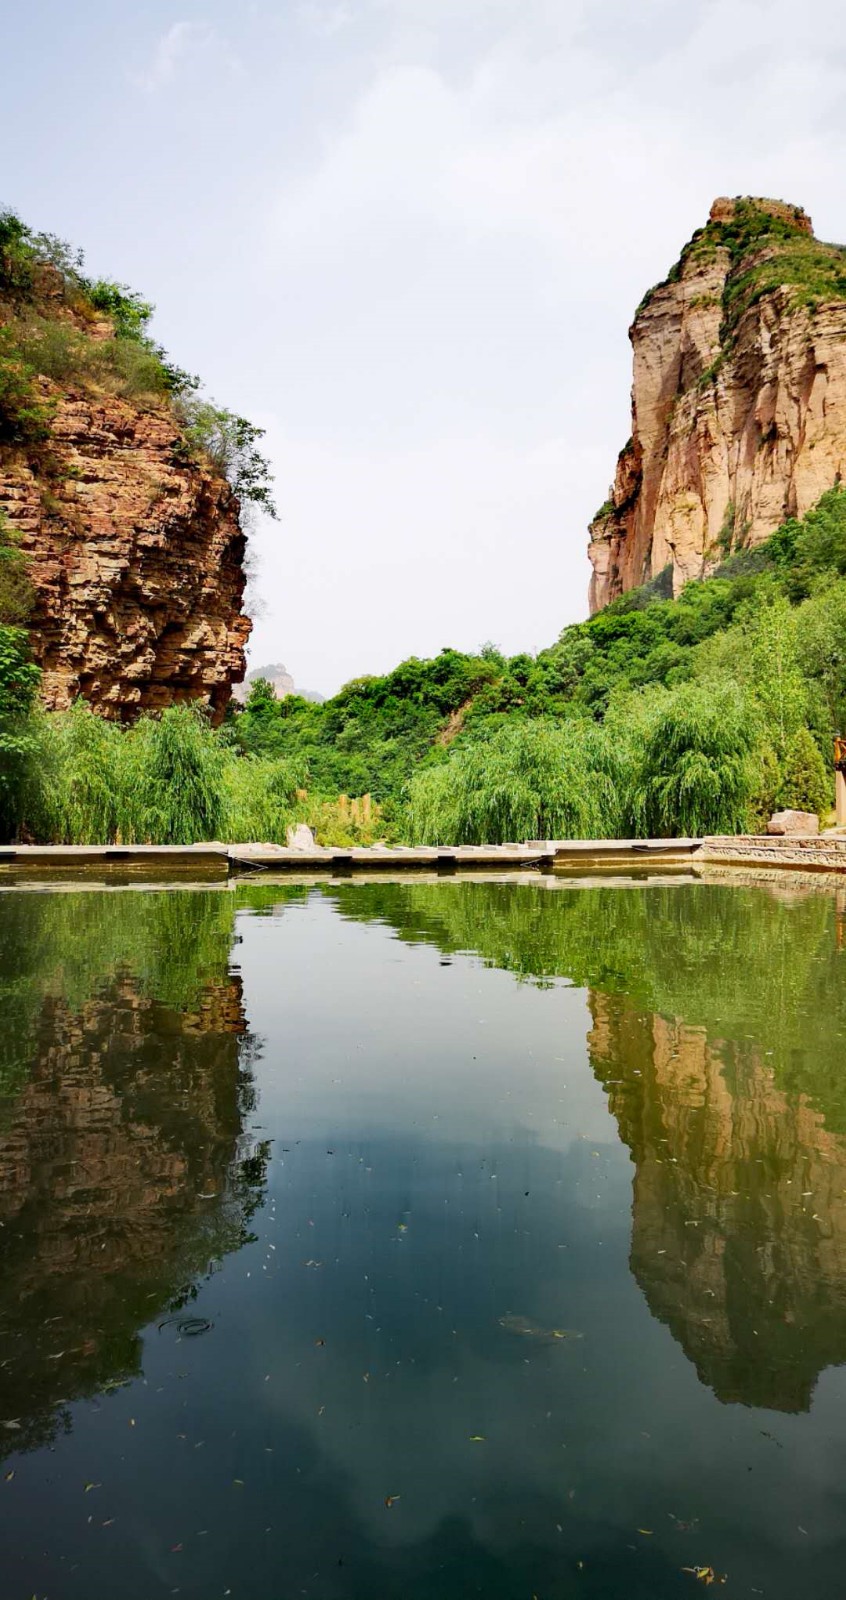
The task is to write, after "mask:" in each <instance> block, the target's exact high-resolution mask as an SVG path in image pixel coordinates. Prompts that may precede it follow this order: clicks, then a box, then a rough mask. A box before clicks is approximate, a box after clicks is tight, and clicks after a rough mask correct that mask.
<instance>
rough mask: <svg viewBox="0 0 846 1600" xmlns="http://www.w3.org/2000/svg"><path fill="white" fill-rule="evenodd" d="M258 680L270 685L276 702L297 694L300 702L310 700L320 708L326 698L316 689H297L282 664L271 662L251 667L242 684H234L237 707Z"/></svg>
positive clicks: (234, 698) (280, 662)
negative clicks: (264, 665) (263, 680)
mask: <svg viewBox="0 0 846 1600" xmlns="http://www.w3.org/2000/svg"><path fill="white" fill-rule="evenodd" d="M258 678H264V679H265V680H266V681H267V682H268V683H272V685H273V688H274V690H275V692H276V698H277V700H284V699H285V697H286V695H289V694H297V695H299V696H300V698H301V699H302V700H311V702H312V704H313V705H318V706H320V705H322V704H323V701H324V700H325V698H326V696H325V695H322V694H318V693H317V691H316V689H298V688H297V687H296V685H295V683H294V680H293V678H292V677H291V674H290V672H289V671H288V668H287V667H286V666H285V665H284V663H283V662H282V661H272V662H271V663H270V664H269V665H268V666H266V667H253V669H252V671H251V672H248V673H247V676H246V678H245V679H244V682H243V683H236V684H234V685H233V689H232V698H233V700H237V701H238V703H239V705H243V704H244V702H245V701H246V699H247V696H248V694H249V692H250V689H251V688H252V686H253V684H254V683H255V682H256V680H257V679H258Z"/></svg>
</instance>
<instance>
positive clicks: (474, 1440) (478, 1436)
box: [470, 1433, 485, 1444]
mask: <svg viewBox="0 0 846 1600" xmlns="http://www.w3.org/2000/svg"><path fill="white" fill-rule="evenodd" d="M470 1443H471V1444H484V1443H485V1435H484V1434H483V1433H471V1435H470Z"/></svg>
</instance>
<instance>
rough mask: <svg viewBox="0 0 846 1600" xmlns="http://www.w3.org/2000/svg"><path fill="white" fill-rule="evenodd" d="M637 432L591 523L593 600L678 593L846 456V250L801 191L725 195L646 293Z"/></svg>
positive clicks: (801, 503) (760, 531)
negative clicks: (797, 201)
mask: <svg viewBox="0 0 846 1600" xmlns="http://www.w3.org/2000/svg"><path fill="white" fill-rule="evenodd" d="M630 338H631V341H632V345H633V349H634V382H633V388H632V437H631V439H630V440H629V441H628V443H627V444H626V445H625V447H624V449H623V450H622V451H621V453H620V456H619V459H618V462H617V470H616V475H615V478H614V483H613V486H612V489H611V492H610V496H609V499H608V500H607V501H606V503H605V504H604V505H603V506H602V507H601V508H600V510H599V511H598V512H597V515H596V517H595V518H594V520H593V522H592V523H591V526H590V547H589V555H590V560H591V563H592V566H593V577H592V581H591V588H590V606H591V611H592V612H593V611H597V610H599V609H601V608H602V607H603V606H605V605H607V604H608V602H609V601H610V600H613V599H614V598H615V597H616V596H617V595H619V594H621V593H623V592H624V591H625V590H628V589H632V588H636V587H638V586H639V585H641V584H643V583H646V582H649V581H650V580H652V579H658V577H659V575H665V576H664V583H665V586H666V592H667V593H670V592H672V593H674V594H677V593H678V592H679V590H680V588H681V587H682V586H683V585H684V584H685V583H686V582H687V581H688V580H689V579H691V578H698V577H702V576H703V575H705V574H707V573H709V572H711V571H713V570H714V568H715V567H716V566H718V565H719V562H720V560H721V559H723V558H724V557H725V556H726V555H727V554H729V553H731V552H733V551H736V550H737V549H739V548H742V547H744V546H747V545H755V544H758V543H760V542H761V540H763V539H765V538H767V537H768V535H769V534H771V533H772V532H773V531H774V530H775V528H776V527H778V525H779V523H780V522H782V521H783V520H784V519H785V517H788V516H801V515H802V514H803V513H804V512H805V511H807V510H808V509H809V507H810V506H812V505H813V504H814V503H815V502H816V501H817V500H818V499H819V497H820V495H821V494H823V493H824V491H825V490H826V489H829V488H831V486H832V484H834V483H835V482H837V481H838V480H839V479H840V477H841V476H842V475H843V473H844V471H845V470H846V250H844V249H843V248H841V247H839V246H836V245H827V244H823V243H821V242H820V241H819V240H817V239H816V238H815V237H814V234H813V229H812V226H811V221H810V218H809V217H808V216H807V215H806V214H805V212H804V211H802V210H801V209H800V208H798V207H796V206H789V205H785V204H783V203H782V202H780V201H774V200H763V199H737V200H727V199H720V200H715V202H714V204H713V206H712V208H711V214H710V218H709V221H708V223H707V224H706V226H705V227H704V228H701V229H699V230H698V231H697V233H695V234H694V236H693V238H692V239H691V240H690V242H689V243H688V244H687V245H686V246H685V248H684V250H683V251H682V254H681V258H680V260H679V261H678V263H677V264H676V265H675V266H674V267H673V268H672V270H671V271H670V273H669V275H668V277H667V278H666V280H665V281H664V282H663V283H661V284H659V285H658V286H657V287H656V288H655V289H652V290H651V291H650V292H649V294H647V295H646V296H645V298H644V300H643V301H642V303H641V305H640V306H639V308H638V310H637V312H636V314H635V319H634V322H633V324H632V327H631V329H630Z"/></svg>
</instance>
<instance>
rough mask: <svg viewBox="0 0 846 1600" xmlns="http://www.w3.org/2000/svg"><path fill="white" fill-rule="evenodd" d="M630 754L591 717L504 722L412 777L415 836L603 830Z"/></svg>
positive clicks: (451, 839)
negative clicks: (568, 720) (560, 724)
mask: <svg viewBox="0 0 846 1600" xmlns="http://www.w3.org/2000/svg"><path fill="white" fill-rule="evenodd" d="M626 754H627V752H625V753H624V752H623V750H622V747H618V748H617V749H616V750H615V748H614V747H613V745H612V744H610V743H609V741H608V739H607V737H606V736H605V734H604V732H603V730H602V729H600V728H596V727H594V726H592V725H591V724H590V723H588V722H579V721H576V722H572V723H568V724H565V725H564V726H563V727H558V726H556V725H555V724H554V723H551V722H548V721H542V720H537V721H533V722H522V723H513V724H506V725H505V726H504V727H502V728H501V729H500V730H499V731H498V732H496V733H494V734H493V735H492V737H491V738H489V739H486V740H482V739H479V740H476V741H474V742H472V743H468V744H466V745H464V746H463V747H462V748H460V749H457V750H454V751H453V752H452V754H451V755H450V757H449V758H448V759H447V761H446V762H444V763H442V764H441V765H440V766H434V767H429V768H424V769H423V770H422V771H421V772H419V773H418V774H417V775H416V776H415V777H414V778H412V780H411V782H410V784H409V786H408V795H409V814H410V825H411V834H412V837H413V838H414V840H415V841H417V842H426V843H432V844H501V843H507V842H509V841H521V840H525V839H539V838H551V839H554V838H559V839H561V838H585V837H588V838H590V837H596V838H601V837H606V836H607V835H608V834H609V833H613V832H615V831H616V827H617V823H618V816H619V794H620V789H621V782H622V780H623V774H624V767H625V755H626Z"/></svg>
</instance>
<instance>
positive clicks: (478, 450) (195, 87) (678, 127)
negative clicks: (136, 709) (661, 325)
mask: <svg viewBox="0 0 846 1600" xmlns="http://www.w3.org/2000/svg"><path fill="white" fill-rule="evenodd" d="M3 34H4V37H3V61H4V73H3V79H4V90H3V95H4V132H3V155H2V156H0V166H2V176H0V201H2V202H5V203H6V204H10V205H12V206H14V207H15V208H16V209H18V210H19V211H20V212H21V213H22V215H23V216H24V217H25V218H26V220H27V221H28V222H30V223H31V224H32V225H33V226H35V227H37V228H44V229H47V230H49V231H51V232H56V233H59V234H62V235H64V236H66V237H69V238H71V239H73V240H74V241H75V242H76V243H78V244H81V245H83V246H84V248H85V250H86V252H87V257H88V264H89V267H90V269H91V270H92V271H95V272H97V273H101V272H102V273H104V274H107V275H109V276H112V277H117V278H119V279H121V280H125V281H126V282H128V283H130V284H132V285H133V286H135V287H137V288H139V289H141V290H143V291H144V292H145V294H146V295H147V296H148V297H149V298H150V299H152V300H154V301H155V302H156V306H157V314H156V319H155V325H154V332H155V333H156V335H157V337H158V338H159V339H160V340H161V341H162V343H164V344H165V345H166V346H167V347H168V349H169V350H170V351H171V353H172V355H173V356H174V358H175V359H176V360H177V361H178V362H179V363H180V364H181V365H183V366H185V367H187V368H189V369H190V370H192V371H197V372H200V373H201V374H202V375H203V377H204V379H205V380H206V383H207V386H208V389H209V391H210V393H211V394H212V395H213V396H214V397H215V398H216V399H218V400H219V401H220V402H221V403H223V404H226V405H228V406H230V407H232V408H233V409H235V410H238V411H241V412H243V413H244V414H246V415H247V416H249V417H250V418H251V419H252V420H254V421H256V422H259V423H261V424H262V425H263V426H264V427H265V428H266V429H267V446H268V452H269V454H270V455H271V457H272V460H273V465H274V469H275V472H276V480H277V482H276V487H277V498H278V501H279V506H280V514H281V519H280V522H279V523H278V524H276V525H273V524H269V525H266V526H262V527H260V528H258V529H257V531H256V537H255V539H254V548H255V550H256V552H257V555H258V560H259V574H258V588H259V591H260V594H261V597H262V610H261V612H260V613H259V614H258V615H257V617H256V627H255V633H254V636H253V644H252V648H251V659H252V661H253V663H262V662H266V661H268V660H282V661H284V662H286V663H287V665H288V667H289V669H290V670H291V671H292V672H293V674H294V676H295V678H296V680H297V682H298V684H300V685H301V686H304V687H308V688H316V689H321V690H323V691H324V692H326V691H331V690H333V689H335V688H337V687H338V686H339V685H340V683H341V682H343V681H344V680H345V679H347V678H349V677H353V676H357V675H359V674H361V673H365V672H379V671H383V670H386V669H387V668H389V667H391V666H392V665H394V664H395V663H396V662H397V661H399V660H400V659H402V658H403V657H404V656H407V655H411V654H418V655H427V654H432V653H434V652H436V651H437V650H438V649H440V648H441V646H443V645H445V644H454V645H457V646H460V647H463V648H468V649H471V648H474V647H476V646H478V645H479V644H481V643H482V642H483V641H484V640H486V639H492V640H493V641H494V642H495V643H496V644H498V645H499V646H500V647H501V648H503V649H505V650H507V651H509V652H513V651H516V650H522V649H527V650H535V649H538V648H539V647H540V646H542V645H544V644H548V643H550V642H551V641H552V640H553V639H554V638H555V637H556V635H557V634H558V632H559V630H560V628H561V627H562V626H563V624H564V623H566V622H570V621H573V620H575V619H577V618H579V617H581V616H583V615H584V614H585V611H586V589H587V580H588V567H587V560H586V555H585V529H586V524H587V521H588V519H589V517H590V515H591V513H592V512H593V510H594V509H595V507H596V506H597V505H598V504H599V503H600V502H601V501H602V500H603V499H604V498H605V495H606V493H607V489H608V484H609V481H610V479H611V477H612V475H613V468H614V462H615V458H616V454H617V451H618V449H619V448H620V446H621V445H622V444H623V442H624V440H625V439H626V437H627V435H628V433H629V415H628V406H629V386H630V351H629V345H628V341H627V338H626V329H627V326H628V323H629V320H630V317H631V313H632V311H633V308H634V306H635V305H636V303H637V301H638V300H639V299H640V296H641V294H642V292H643V291H644V289H645V288H647V287H648V285H649V284H651V283H652V282H654V281H655V280H656V279H658V278H660V277H662V276H663V274H664V273H665V271H666V269H667V267H668V266H669V264H670V262H671V261H672V260H674V259H675V257H676V256H677V254H678V251H679V248H680V246H681V245H682V243H683V242H684V240H685V239H686V238H688V237H689V235H690V234H691V232H692V231H693V229H694V228H695V227H696V226H698V225H699V224H700V223H702V222H703V221H704V220H705V218H706V216H707V212H708V208H709V205H710V203H711V200H712V199H713V197H714V196H715V195H717V194H725V193H727V194H737V193H757V194H771V195H777V196H781V197H783V198H786V199H789V200H792V201H797V202H799V203H801V204H804V205H805V206H806V207H807V209H808V210H809V211H810V212H811V214H812V216H813V218H814V222H815V225H816V229H817V232H818V233H819V234H820V235H821V236H822V237H824V238H834V239H838V238H841V239H842V238H844V237H846V191H844V185H843V173H844V170H845V169H846V103H845V102H844V89H845V88H846V13H844V11H843V8H842V6H841V5H840V4H838V3H837V0H805V3H804V4H803V5H802V6H801V7H800V8H798V9H797V7H796V5H795V4H794V3H793V0H790V3H789V4H788V3H787V0H636V3H633V0H604V3H591V0H290V3H288V4H276V5H269V4H262V3H258V4H253V5H250V4H246V5H244V4H238V5H235V4H234V3H229V4H227V3H224V0H211V3H202V4H184V3H182V0H174V3H173V4H168V3H165V0H147V3H146V4H143V5H142V6H140V7H138V8H130V7H127V6H126V4H125V3H121V4H117V3H107V0H78V3H77V4H74V5H68V4H67V0H61V3H57V0H31V3H29V4H26V5H14V6H13V5H11V4H10V5H9V6H8V7H7V8H6V14H5V17H4V27H3Z"/></svg>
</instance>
